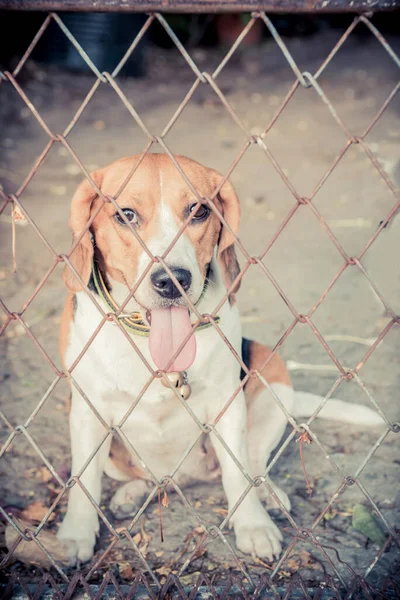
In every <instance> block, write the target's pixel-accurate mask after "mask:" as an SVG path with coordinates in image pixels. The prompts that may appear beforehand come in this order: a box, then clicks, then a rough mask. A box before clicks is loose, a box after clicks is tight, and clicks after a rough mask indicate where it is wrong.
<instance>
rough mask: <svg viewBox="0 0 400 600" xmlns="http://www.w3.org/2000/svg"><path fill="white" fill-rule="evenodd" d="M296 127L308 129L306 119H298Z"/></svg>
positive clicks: (300, 129) (301, 129)
mask: <svg viewBox="0 0 400 600" xmlns="http://www.w3.org/2000/svg"><path fill="white" fill-rule="evenodd" d="M297 129H298V130H299V131H307V129H308V123H307V121H299V122H298V123H297Z"/></svg>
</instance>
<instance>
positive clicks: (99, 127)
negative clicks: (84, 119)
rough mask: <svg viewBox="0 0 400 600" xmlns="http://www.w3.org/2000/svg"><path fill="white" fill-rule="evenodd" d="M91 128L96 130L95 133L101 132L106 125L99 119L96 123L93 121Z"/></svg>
mask: <svg viewBox="0 0 400 600" xmlns="http://www.w3.org/2000/svg"><path fill="white" fill-rule="evenodd" d="M93 127H94V128H95V129H96V130H97V131H103V129H105V128H106V124H105V122H104V121H102V120H101V119H99V120H98V121H95V122H94V123H93Z"/></svg>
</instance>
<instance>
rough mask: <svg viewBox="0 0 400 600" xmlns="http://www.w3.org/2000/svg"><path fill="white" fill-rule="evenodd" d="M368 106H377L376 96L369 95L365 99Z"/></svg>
mask: <svg viewBox="0 0 400 600" xmlns="http://www.w3.org/2000/svg"><path fill="white" fill-rule="evenodd" d="M365 104H366V106H368V108H374V107H375V106H376V98H372V97H369V98H367V99H366V101H365Z"/></svg>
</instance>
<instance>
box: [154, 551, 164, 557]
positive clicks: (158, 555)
mask: <svg viewBox="0 0 400 600" xmlns="http://www.w3.org/2000/svg"><path fill="white" fill-rule="evenodd" d="M154 554H155V555H156V556H157V558H160V556H162V555H163V554H164V550H157V552H154Z"/></svg>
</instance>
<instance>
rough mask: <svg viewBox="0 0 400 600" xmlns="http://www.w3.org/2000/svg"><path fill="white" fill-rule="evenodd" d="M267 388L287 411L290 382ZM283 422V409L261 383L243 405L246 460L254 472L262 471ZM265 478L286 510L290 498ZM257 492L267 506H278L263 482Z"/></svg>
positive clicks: (291, 402) (290, 389)
mask: <svg viewBox="0 0 400 600" xmlns="http://www.w3.org/2000/svg"><path fill="white" fill-rule="evenodd" d="M271 388H272V389H273V391H274V392H275V393H276V395H277V396H278V397H279V399H280V401H281V403H282V404H283V406H284V407H285V408H286V410H287V411H288V412H289V413H290V411H291V410H292V405H293V397H294V392H293V389H292V388H291V387H290V386H287V385H284V384H276V383H273V384H272V385H271ZM286 425H287V418H286V415H285V413H284V412H283V410H282V409H281V407H280V406H279V405H278V403H277V402H276V400H275V398H274V396H273V394H272V393H271V392H270V391H269V390H268V389H266V388H264V387H263V388H262V389H261V391H260V392H259V393H258V395H257V396H256V397H254V398H252V399H251V400H250V401H249V402H248V405H247V427H248V432H247V435H248V444H249V455H250V464H251V467H252V470H253V474H254V476H258V475H263V474H264V473H265V469H266V467H267V464H268V461H269V457H270V455H271V452H272V451H273V450H274V448H276V446H277V445H278V443H279V441H280V439H281V438H282V435H283V434H284V431H285V428H286ZM266 481H267V483H268V484H269V485H270V487H271V488H272V490H273V491H274V493H275V494H276V496H278V498H279V500H280V501H281V502H282V504H283V506H284V507H285V508H286V509H287V510H290V500H289V498H288V496H287V494H286V493H285V492H284V491H283V490H281V489H280V488H279V487H278V486H277V485H276V484H275V483H273V482H272V481H271V479H270V478H269V477H267V478H266ZM257 492H258V495H259V497H260V498H261V500H263V501H265V502H266V503H267V508H269V509H273V508H279V502H277V501H276V500H275V498H274V497H273V496H272V495H271V494H270V493H269V491H268V488H267V487H266V486H264V485H261V486H260V487H258V488H257Z"/></svg>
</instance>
